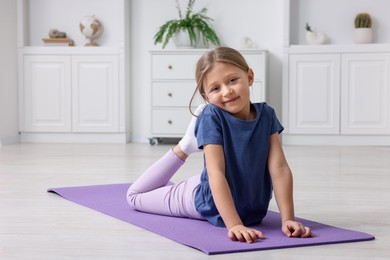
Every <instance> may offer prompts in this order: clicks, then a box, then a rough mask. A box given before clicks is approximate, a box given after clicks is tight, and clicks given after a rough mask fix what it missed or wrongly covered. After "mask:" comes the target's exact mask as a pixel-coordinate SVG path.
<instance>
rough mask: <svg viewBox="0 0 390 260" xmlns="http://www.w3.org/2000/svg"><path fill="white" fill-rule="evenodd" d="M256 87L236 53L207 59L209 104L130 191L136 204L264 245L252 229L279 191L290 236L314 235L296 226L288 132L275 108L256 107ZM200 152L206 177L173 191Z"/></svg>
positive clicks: (201, 78)
mask: <svg viewBox="0 0 390 260" xmlns="http://www.w3.org/2000/svg"><path fill="white" fill-rule="evenodd" d="M253 80H254V72H253V71H252V69H250V68H249V67H248V64H247V63H246V61H245V59H244V58H243V56H242V55H241V54H240V53H239V52H238V51H236V50H234V49H231V48H227V47H218V48H216V49H214V50H212V51H209V52H207V53H205V54H204V55H203V56H202V57H201V58H200V60H199V61H198V64H197V67H196V81H197V88H196V90H195V92H194V95H195V93H196V91H198V92H199V93H200V94H201V95H202V97H203V98H204V100H205V101H206V103H207V104H208V105H207V106H204V105H203V106H199V107H198V108H197V110H196V111H195V113H194V117H193V119H192V121H191V123H190V125H189V127H188V129H187V132H186V134H185V136H184V137H183V139H182V140H181V141H180V142H179V144H178V145H176V146H175V147H174V148H173V149H172V150H170V151H169V152H168V153H166V154H165V155H164V156H163V157H162V158H161V159H160V160H158V161H157V162H156V163H155V164H153V165H152V166H151V167H150V168H149V169H148V170H146V172H145V173H144V174H143V175H142V176H141V177H140V178H139V179H138V180H137V181H136V182H135V183H134V184H133V185H131V186H130V188H129V190H128V193H127V201H128V203H129V205H131V206H132V207H134V208H135V209H136V210H139V211H143V212H149V213H155V214H162V215H169V216H177V217H188V218H194V219H204V220H207V221H209V222H210V223H211V224H213V225H215V226H220V227H226V228H227V230H228V236H229V237H230V239H232V240H235V241H236V240H238V241H242V242H247V243H252V242H254V241H256V240H257V239H258V238H264V236H263V234H262V232H260V231H258V230H256V229H253V228H251V227H250V226H251V225H255V224H259V223H261V221H262V219H263V218H264V217H265V215H266V214H267V210H268V206H269V202H270V200H271V197H272V190H274V194H275V198H276V202H277V205H278V208H279V211H280V215H281V226H282V231H283V232H284V234H286V236H288V237H310V236H312V232H311V230H310V228H309V227H305V226H304V225H303V224H302V223H299V222H297V221H295V217H294V204H293V179H292V173H291V171H290V168H289V166H288V164H287V161H286V159H285V156H284V154H283V150H282V146H281V144H280V141H279V136H278V135H279V133H280V132H282V131H283V127H282V125H281V124H280V123H279V121H278V119H277V118H276V115H275V112H274V110H273V109H272V108H271V107H270V106H268V105H267V104H266V103H254V104H252V103H251V102H250V91H249V87H250V86H251V85H252V83H253ZM191 103H192V100H191V102H190V107H191ZM197 116H198V117H197ZM194 134H195V136H196V139H195V136H194ZM198 149H202V150H203V152H204V160H205V162H204V165H205V167H204V169H203V172H202V174H201V175H197V176H193V177H191V178H189V179H188V180H186V181H183V182H180V183H177V184H169V180H170V179H171V177H172V176H173V175H174V174H175V173H176V171H177V170H178V169H179V168H180V167H181V166H182V165H183V164H184V161H185V160H186V158H187V156H188V155H190V154H191V153H193V152H197V151H199V150H198Z"/></svg>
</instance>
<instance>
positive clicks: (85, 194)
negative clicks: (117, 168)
mask: <svg viewBox="0 0 390 260" xmlns="http://www.w3.org/2000/svg"><path fill="white" fill-rule="evenodd" d="M129 185H130V184H108V185H96V186H82V187H65V188H52V189H48V191H49V192H54V193H56V194H58V195H60V196H62V197H63V198H65V199H67V200H70V201H72V202H75V203H78V204H80V205H83V206H85V207H88V208H91V209H94V210H97V211H100V212H102V213H105V214H107V215H109V216H112V217H114V218H117V219H120V220H123V221H125V222H128V223H130V224H133V225H136V226H138V227H141V228H144V229H146V230H149V231H151V232H154V233H156V234H158V235H161V236H163V237H166V238H169V239H171V240H173V241H176V242H178V243H181V244H184V245H187V246H190V247H193V248H196V249H199V250H201V251H203V252H204V253H206V254H210V255H211V254H222V253H233V252H244V251H256V250H266V249H276V248H289V247H299V246H313V245H324V244H334V243H347V242H357V241H367V240H373V239H374V236H372V235H369V234H366V233H362V232H357V231H352V230H347V229H342V228H337V227H333V226H329V225H325V224H321V223H318V222H313V221H310V220H306V219H298V220H299V221H301V222H302V223H304V224H305V225H307V226H309V227H311V228H312V230H313V232H314V234H315V236H314V237H312V238H288V237H286V236H285V235H284V234H282V232H281V230H280V216H279V213H276V212H273V211H269V212H268V214H267V216H266V217H265V219H264V220H263V223H262V224H261V225H259V226H257V227H255V228H258V229H259V230H261V231H262V232H263V233H264V235H265V236H266V239H264V240H258V241H257V242H256V243H252V244H247V243H241V242H233V241H231V240H230V239H229V238H228V237H227V233H226V232H227V231H226V229H225V228H219V227H214V226H213V225H211V224H209V223H208V222H206V221H200V220H193V219H187V218H175V217H167V216H160V215H153V214H147V213H141V212H138V211H135V210H133V209H131V208H130V207H129V206H128V204H127V201H126V192H127V189H128V187H129ZM188 234H191V235H190V236H189V235H188ZM205 234H207V235H205ZM129 235H130V234H129Z"/></svg>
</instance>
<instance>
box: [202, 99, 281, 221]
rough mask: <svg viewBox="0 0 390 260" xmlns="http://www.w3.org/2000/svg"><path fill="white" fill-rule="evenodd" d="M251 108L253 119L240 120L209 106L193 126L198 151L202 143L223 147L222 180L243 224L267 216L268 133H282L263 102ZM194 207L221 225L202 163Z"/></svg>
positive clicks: (270, 194) (270, 192) (268, 175)
mask: <svg viewBox="0 0 390 260" xmlns="http://www.w3.org/2000/svg"><path fill="white" fill-rule="evenodd" d="M251 109H255V110H256V119H254V120H250V121H244V120H240V119H238V118H236V117H234V116H233V115H231V114H229V113H228V112H226V111H224V110H222V109H221V108H219V107H217V106H215V105H212V104H210V105H208V106H206V108H205V109H204V110H203V113H202V114H201V115H200V116H199V118H198V120H197V122H196V126H195V135H196V137H197V141H198V145H199V148H202V147H203V145H206V144H220V145H222V146H223V151H224V156H225V171H226V172H225V175H226V179H227V182H228V184H229V187H230V190H231V193H232V197H233V201H234V204H235V207H236V209H237V212H238V214H239V216H240V218H241V220H242V222H243V224H244V225H253V224H258V223H261V221H262V219H263V218H264V217H265V215H266V214H267V210H268V206H269V201H270V199H271V197H272V183H271V177H270V174H269V171H268V164H267V160H268V152H269V144H270V139H271V135H272V134H274V133H276V132H278V133H280V132H281V131H283V126H282V125H281V124H280V122H279V121H278V119H277V117H276V114H275V111H274V109H273V108H271V107H270V106H268V105H267V104H266V103H255V104H251ZM195 207H196V209H197V211H198V212H199V213H200V214H201V215H202V216H203V217H205V218H206V219H207V220H208V221H209V222H210V223H211V224H213V225H215V226H221V227H223V226H225V224H224V222H223V220H222V217H221V215H220V214H219V213H218V210H217V208H216V205H215V203H214V200H213V197H212V195H211V190H210V186H209V181H208V174H207V168H206V162H205V165H204V170H203V172H202V175H201V184H200V186H199V188H198V189H197V191H196V194H195Z"/></svg>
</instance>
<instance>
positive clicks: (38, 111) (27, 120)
mask: <svg viewBox="0 0 390 260" xmlns="http://www.w3.org/2000/svg"><path fill="white" fill-rule="evenodd" d="M23 62H24V72H23V81H24V84H23V90H22V92H23V93H22V97H23V100H22V101H21V102H23V113H22V117H23V118H24V120H23V123H24V126H22V131H26V132H69V131H70V130H71V100H70V98H71V80H70V77H71V76H70V75H71V74H70V57H69V56H64V55H55V56H53V55H50V56H49V55H25V56H24V61H23Z"/></svg>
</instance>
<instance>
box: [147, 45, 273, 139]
mask: <svg viewBox="0 0 390 260" xmlns="http://www.w3.org/2000/svg"><path fill="white" fill-rule="evenodd" d="M206 51H208V50H205V49H193V50H170V51H165V50H163V51H151V52H150V53H151V67H152V69H151V138H150V143H151V144H155V143H156V142H161V141H162V138H181V137H182V136H183V135H184V133H185V131H186V129H187V125H188V124H189V122H190V120H191V116H192V115H191V113H190V111H189V108H188V105H189V101H190V99H191V96H192V94H193V92H194V90H195V87H196V81H195V67H196V63H197V62H198V59H199V58H200V57H201V55H202V54H203V53H205V52H206ZM240 52H241V53H242V54H243V56H244V57H245V59H246V60H247V62H248V64H249V66H250V67H251V68H252V69H253V70H254V73H255V82H254V84H253V87H252V88H251V100H252V102H262V101H265V96H266V92H265V86H266V67H267V66H266V64H267V52H266V51H264V50H243V51H240ZM202 102H203V101H202V99H201V97H200V96H198V95H197V96H196V100H195V102H194V103H193V106H195V107H196V106H197V105H198V104H201V103H202Z"/></svg>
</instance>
